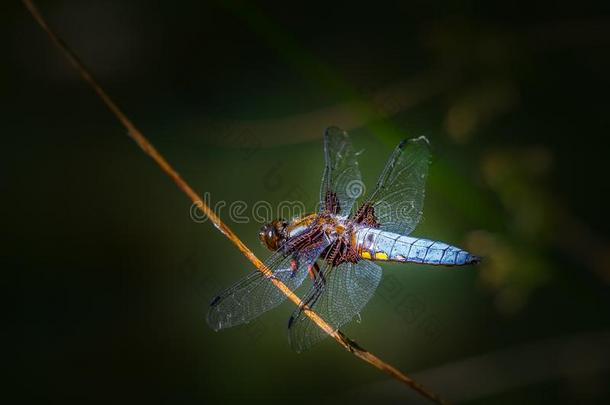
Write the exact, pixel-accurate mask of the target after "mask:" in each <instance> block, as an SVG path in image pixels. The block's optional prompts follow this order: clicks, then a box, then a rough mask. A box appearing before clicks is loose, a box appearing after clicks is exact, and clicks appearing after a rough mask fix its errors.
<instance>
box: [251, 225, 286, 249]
mask: <svg viewBox="0 0 610 405" xmlns="http://www.w3.org/2000/svg"><path fill="white" fill-rule="evenodd" d="M286 225H287V223H286V221H284V220H281V219H279V220H275V221H272V222H270V223H268V224H265V225H263V227H262V228H261V230H260V231H259V233H258V237H259V239H260V240H261V242H262V243H263V245H265V247H266V248H267V249H269V250H273V251H275V250H278V249H279V248H280V246H281V244H282V241H283V240H284V229H285V228H286Z"/></svg>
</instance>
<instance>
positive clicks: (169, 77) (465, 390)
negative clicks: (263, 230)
mask: <svg viewBox="0 0 610 405" xmlns="http://www.w3.org/2000/svg"><path fill="white" fill-rule="evenodd" d="M39 3H40V4H39V6H40V7H41V10H42V12H43V14H44V15H46V17H47V18H48V20H49V21H50V23H51V24H52V25H53V26H54V27H56V28H57V30H58V32H59V33H60V34H61V35H62V36H63V37H64V38H65V40H66V41H67V43H68V44H70V45H71V46H72V47H73V48H74V50H75V51H76V52H77V53H78V54H79V55H80V56H81V57H82V59H83V60H84V61H85V63H86V64H87V65H88V66H89V67H90V68H91V70H92V71H93V73H94V74H95V75H96V76H97V77H98V78H99V80H100V81H101V83H102V84H103V85H104V86H105V87H106V89H107V90H108V91H109V93H110V94H111V95H112V96H113V97H114V98H115V99H116V100H117V101H118V103H119V104H120V105H121V106H122V107H123V108H124V110H125V111H126V113H127V114H128V115H129V116H130V117H131V118H132V119H133V121H134V122H135V123H136V124H137V125H138V126H139V127H140V129H141V130H142V131H143V132H144V133H145V134H146V135H147V136H148V137H149V138H150V139H151V141H152V142H153V143H154V144H155V145H156V146H157V147H158V149H159V150H160V151H161V152H162V153H164V154H165V155H166V157H167V158H168V159H169V161H170V162H172V163H173V164H174V165H175V167H176V168H177V169H178V171H180V173H181V174H182V175H183V177H184V178H185V179H186V180H187V181H189V182H190V183H191V184H192V185H193V187H194V188H195V189H196V190H197V191H199V192H200V193H202V194H203V193H204V192H207V193H209V195H210V198H211V201H212V203H213V204H214V203H216V202H219V201H225V202H227V204H229V203H231V202H233V201H236V200H243V201H245V202H246V203H247V204H249V206H251V205H252V204H253V203H254V202H256V201H260V200H265V201H269V202H270V203H271V204H273V205H276V204H277V203H279V202H280V201H282V200H286V199H300V200H302V201H303V202H305V203H306V204H307V205H308V207H310V208H312V207H313V206H314V204H315V203H316V198H317V193H318V187H319V179H320V177H321V172H322V163H323V162H322V148H321V136H322V133H323V130H324V128H325V127H326V126H329V125H339V126H342V127H344V128H345V129H347V130H349V131H350V133H351V134H352V138H353V142H354V144H355V145H356V147H357V148H359V149H363V150H364V152H363V154H362V155H361V158H360V162H361V167H362V172H363V176H364V179H365V181H366V182H367V184H368V185H369V186H372V185H373V184H374V182H375V180H376V177H377V176H378V173H379V171H380V170H381V169H382V167H383V164H384V162H385V159H386V158H387V156H388V155H389V154H390V152H391V150H392V148H393V146H394V145H395V144H396V143H397V142H398V141H399V140H400V139H402V138H404V137H410V136H419V135H426V136H427V137H428V138H429V139H430V140H431V143H432V146H433V154H434V159H433V163H432V165H431V172H430V178H429V181H428V189H427V197H426V205H425V210H424V217H425V218H424V220H423V222H422V223H421V225H420V226H419V227H418V229H417V230H416V231H415V232H414V234H415V235H417V236H425V237H428V238H434V239H441V240H445V241H447V242H450V243H453V244H457V245H459V246H463V247H466V248H468V249H469V250H471V251H473V252H475V253H477V254H481V255H482V256H484V257H485V260H484V262H483V263H482V264H481V265H480V266H477V267H465V268H433V267H426V266H417V265H383V268H384V279H383V280H382V284H381V286H380V288H379V291H378V292H377V294H376V296H375V297H374V298H373V299H372V300H371V302H370V303H369V305H368V306H367V307H366V309H365V310H364V311H363V313H362V314H361V315H362V321H361V323H357V322H353V324H352V325H350V326H348V327H347V328H346V333H347V334H348V335H349V336H350V337H352V338H353V339H355V340H357V341H358V342H359V343H360V344H362V345H363V346H364V347H366V348H368V349H370V350H371V351H372V352H374V353H376V354H377V355H379V356H380V357H381V358H383V359H385V360H387V361H388V362H390V363H392V364H394V365H396V366H397V367H398V368H400V369H401V370H403V371H405V372H407V373H410V374H412V375H413V376H414V377H415V378H417V379H418V380H420V381H421V382H422V383H424V384H425V385H427V386H429V387H430V388H431V389H433V390H434V391H436V392H437V393H438V394H439V395H441V396H443V397H446V398H447V399H449V400H452V401H455V402H460V403H470V404H479V403H481V404H482V403H507V404H512V403H541V402H557V403H588V402H590V403H596V402H604V401H606V402H607V401H609V400H610V384H609V381H610V369H609V365H610V350H609V347H610V330H609V326H610V313H609V308H610V307H609V304H610V294H609V288H608V287H609V286H608V284H609V283H610V253H609V252H610V250H609V249H610V242H609V239H608V231H609V229H610V226H609V225H610V221H608V214H607V212H608V210H607V207H608V198H607V196H606V194H608V193H607V192H608V189H609V187H610V186H609V184H610V182H609V181H608V179H607V174H608V170H607V167H608V148H607V147H606V145H605V142H604V141H605V140H606V138H607V136H608V127H609V123H610V118H609V114H608V110H609V107H610V102H609V101H608V100H609V99H608V71H609V69H610V58H609V55H610V52H608V49H609V47H610V16H609V15H608V13H607V10H601V9H600V8H598V7H593V6H587V5H585V4H584V3H583V2H559V3H553V4H551V3H546V4H545V3H544V2H543V3H536V2H528V3H524V4H519V5H517V4H515V5H506V4H504V2H493V4H487V3H492V2H455V1H442V2H435V3H434V4H429V3H431V2H423V1H418V2H391V3H382V2H374V3H371V4H368V5H365V6H359V5H355V4H352V3H348V2H346V3H344V4H335V5H328V4H324V5H314V4H310V3H308V4H307V5H305V4H299V5H296V4H294V5H288V4H283V5H280V4H273V5H272V4H271V3H250V2H247V3H241V2H233V1H230V2H179V3H173V2H171V3H170V2H165V3H162V4H161V3H160V2H159V3H153V2H144V1H130V2H121V1H87V2H83V1H40V2H39ZM500 4H502V5H500ZM0 19H1V20H2V24H1V25H2V27H3V28H4V30H5V31H4V35H3V38H4V41H3V44H4V46H3V48H4V58H3V63H2V64H0V69H1V70H0V72H1V76H0V80H1V88H2V96H3V102H2V120H1V121H0V122H1V124H0V125H1V127H0V131H1V133H2V140H3V141H2V144H3V147H2V152H3V153H2V166H3V169H2V172H1V173H2V174H1V177H0V180H1V183H0V184H1V189H2V203H3V208H2V212H3V214H2V222H3V224H2V229H3V231H4V232H3V235H2V238H3V240H2V269H3V275H4V277H2V279H3V285H4V291H5V293H4V294H3V295H4V297H5V300H6V302H7V304H6V305H5V306H4V308H5V314H6V315H5V321H4V327H3V328H2V329H3V335H4V337H5V338H7V343H6V344H5V351H6V357H7V359H8V360H9V363H8V365H5V370H6V371H8V374H9V375H10V377H9V378H8V379H6V378H5V382H7V383H8V384H7V385H8V386H9V388H10V389H9V390H7V391H5V394H4V395H6V396H8V395H12V394H15V395H16V398H17V399H20V400H22V401H23V402H25V401H26V400H30V399H36V400H38V401H40V402H55V401H57V402H59V401H63V400H67V399H77V400H80V401H87V402H91V401H110V400H112V401H137V402H140V401H144V400H152V401H154V402H167V403H170V402H171V403H204V402H206V400H214V401H216V402H221V403H222V402H226V401H229V400H244V401H245V400H246V399H260V400H265V401H266V402H269V403H274V402H280V401H287V400H289V401H290V402H297V403H299V402H305V401H308V402H311V401H314V402H322V403H326V402H333V401H337V400H352V401H353V402H359V401H362V400H365V399H366V400H375V401H376V402H378V403H394V402H396V401H398V400H403V399H408V400H409V401H412V402H422V403H424V402H425V401H424V400H421V399H420V398H419V397H417V396H416V395H415V394H413V393H412V392H411V391H410V390H408V389H407V388H405V387H404V386H402V385H400V384H399V383H397V382H395V381H393V380H390V379H388V378H387V377H386V376H385V375H384V374H382V373H380V372H378V371H377V370H374V369H373V368H371V367H369V366H367V365H366V364H364V363H362V362H360V361H358V360H357V359H355V358H354V357H352V356H350V355H349V354H348V353H346V352H345V351H343V350H342V349H340V348H339V347H338V346H337V345H336V344H335V343H334V342H333V341H331V340H329V339H327V340H326V341H325V342H323V343H321V344H319V345H318V346H316V347H315V348H314V349H313V350H311V351H310V352H307V353H304V354H300V355H297V354H295V353H293V352H291V350H290V348H289V347H288V344H287V341H286V320H287V317H288V314H289V313H290V312H291V311H292V307H291V305H292V304H284V305H282V306H281V307H280V308H278V309H276V310H274V311H272V312H270V313H268V314H266V315H264V316H263V317H261V318H260V320H258V321H257V322H254V323H253V324H251V325H249V326H246V327H238V328H235V329H232V330H227V331H223V332H219V333H215V332H213V331H212V330H210V329H209V328H208V326H207V324H206V323H205V312H206V307H207V303H208V301H209V300H210V298H211V297H212V296H214V294H215V293H217V292H218V291H220V290H221V289H222V288H224V287H226V286H228V285H230V284H231V283H232V282H234V281H236V280H237V279H239V278H241V277H242V276H244V275H246V274H247V272H248V271H250V270H251V265H250V264H249V262H248V261H247V260H246V259H245V258H244V257H243V256H242V255H241V254H240V253H239V252H238V251H237V250H236V249H235V248H234V246H233V245H231V244H230V243H229V242H228V241H227V240H226V239H225V238H224V237H223V236H222V235H221V234H220V233H219V232H218V231H217V230H216V229H215V228H214V227H212V226H210V224H209V223H197V222H194V221H193V220H192V219H191V218H190V215H189V211H190V201H189V200H188V199H187V198H186V197H185V196H184V195H183V194H182V193H181V192H180V191H179V190H178V189H177V188H176V186H175V185H174V184H173V183H172V182H171V181H170V180H169V179H168V178H167V177H166V176H165V175H164V174H163V173H162V172H161V171H160V170H159V169H158V167H156V166H155V164H153V162H151V160H150V159H149V158H148V157H146V156H145V155H144V154H143V153H142V152H141V151H140V150H139V149H138V148H137V146H136V145H135V144H134V143H133V142H132V141H131V140H130V139H129V138H127V136H125V130H124V129H123V128H122V127H121V126H120V125H119V124H118V123H117V122H116V120H115V119H114V118H113V117H112V116H111V115H110V114H109V113H108V111H107V110H106V108H105V107H104V106H103V105H102V104H101V103H100V102H99V100H98V99H96V97H95V95H94V94H93V92H92V91H91V90H90V89H89V88H88V87H87V86H86V85H85V84H84V83H83V82H82V81H81V80H80V79H79V77H78V75H77V74H76V73H75V71H74V70H73V69H71V68H70V67H69V66H68V65H67V63H66V62H65V61H64V60H63V59H62V57H61V56H60V54H59V53H58V52H57V50H56V49H55V48H53V47H52V45H51V43H50V41H49V40H48V38H47V37H46V36H45V34H44V33H43V32H42V31H41V30H40V28H38V27H37V26H36V25H35V23H34V21H33V20H32V19H31V17H30V16H29V15H28V14H27V12H26V11H25V9H24V7H23V6H22V5H21V4H20V3H19V2H5V4H4V6H3V12H2V14H1V15H0ZM220 215H221V217H223V218H224V219H225V220H226V221H227V222H228V224H229V225H230V226H231V227H232V228H233V229H234V231H235V232H237V234H238V235H240V236H241V237H242V238H243V240H244V242H245V243H246V244H248V245H249V246H250V247H251V248H252V249H254V251H255V252H256V253H257V254H259V255H260V256H264V255H266V252H265V250H264V249H263V248H262V246H260V244H259V243H258V239H257V236H256V233H257V229H258V227H259V226H260V224H259V223H256V222H254V221H250V222H249V223H235V221H231V219H230V216H229V213H228V211H227V210H226V208H225V209H224V211H223V210H221V211H220ZM13 365H14V366H13Z"/></svg>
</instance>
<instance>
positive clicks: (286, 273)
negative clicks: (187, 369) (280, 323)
mask: <svg viewBox="0 0 610 405" xmlns="http://www.w3.org/2000/svg"><path fill="white" fill-rule="evenodd" d="M326 246H327V244H322V245H319V246H317V247H315V248H312V249H310V250H305V251H302V252H299V254H298V255H296V256H295V255H286V254H284V253H282V252H279V251H278V252H276V253H274V254H273V255H271V256H270V257H269V258H268V259H267V260H266V261H265V265H266V266H267V268H268V269H269V270H271V272H272V273H273V275H272V276H271V277H275V278H276V279H278V280H280V281H282V282H283V283H284V284H286V286H288V288H290V289H291V290H295V289H296V288H298V287H299V286H300V285H301V283H302V282H303V279H304V278H305V275H306V274H307V269H308V267H309V266H310V265H312V264H313V263H315V261H316V259H317V257H318V256H319V255H320V253H321V252H322V250H324V248H325V247H326ZM294 260H296V262H294ZM285 299H286V296H285V295H284V294H283V293H282V292H281V291H280V290H279V289H278V288H277V287H276V286H275V285H273V283H272V282H271V280H270V277H267V276H265V275H264V274H263V273H261V272H260V271H258V270H255V271H254V272H253V273H250V275H248V276H247V277H245V278H243V279H242V280H240V281H238V282H237V283H235V284H234V285H233V286H231V287H229V288H228V289H226V290H225V291H223V292H222V293H220V295H218V296H217V297H215V298H214V299H213V300H212V302H211V303H210V308H209V311H208V315H207V321H208V324H209V325H210V327H211V328H212V329H214V330H220V329H224V328H229V327H231V326H236V325H241V324H244V323H248V322H249V321H251V320H252V319H254V318H256V317H258V316H259V315H261V314H263V313H264V312H266V311H268V310H270V309H272V308H274V307H276V306H278V305H279V304H281V303H282V302H283V301H284V300H285Z"/></svg>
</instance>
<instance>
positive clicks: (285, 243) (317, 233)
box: [259, 191, 379, 267]
mask: <svg viewBox="0 0 610 405" xmlns="http://www.w3.org/2000/svg"><path fill="white" fill-rule="evenodd" d="M324 202H325V206H324V208H325V209H324V210H323V211H321V212H320V213H318V214H317V215H316V218H315V220H313V222H312V223H311V224H310V225H309V228H308V229H307V230H306V231H305V232H303V233H302V234H300V235H298V236H295V237H293V238H290V239H287V236H286V234H287V232H286V230H287V228H289V227H290V225H289V224H288V223H287V222H286V221H283V220H275V221H273V222H271V223H269V224H267V225H264V226H263V227H262V228H261V230H260V232H259V238H260V239H261V241H262V242H263V244H264V245H265V246H266V247H267V248H268V249H270V250H273V251H276V250H278V249H280V248H281V249H282V250H283V251H284V252H285V253H286V254H297V253H298V252H299V251H301V250H303V249H305V250H306V249H308V248H312V247H314V246H319V245H320V244H322V243H324V241H325V238H326V237H327V235H326V232H327V230H328V225H329V224H332V225H331V226H334V227H335V228H334V231H335V232H336V234H337V235H336V239H335V240H334V241H333V242H332V243H331V244H330V246H328V247H327V248H326V249H324V251H323V252H322V254H321V256H320V257H321V258H323V259H324V260H325V261H326V262H327V263H328V264H329V265H331V266H333V267H336V266H339V265H340V264H342V263H346V262H349V263H357V262H358V261H359V260H360V256H359V255H358V252H357V251H356V247H355V246H353V243H352V233H353V226H352V223H355V224H362V225H364V226H370V227H373V228H378V227H379V223H378V222H377V218H376V217H375V209H374V207H373V206H372V205H371V204H370V203H365V204H363V205H362V206H361V207H360V208H359V209H358V211H356V214H355V215H354V218H353V219H352V220H350V221H348V223H347V224H340V223H336V222H337V221H336V219H335V218H334V217H333V216H334V215H337V214H338V213H339V211H340V204H339V199H338V198H337V194H336V193H335V192H333V191H327V192H326V196H325V199H324Z"/></svg>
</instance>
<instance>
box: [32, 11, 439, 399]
mask: <svg viewBox="0 0 610 405" xmlns="http://www.w3.org/2000/svg"><path fill="white" fill-rule="evenodd" d="M22 2H23V3H24V5H25V6H26V7H27V9H28V10H29V11H30V13H31V14H32V17H34V19H35V20H36V22H37V23H38V24H39V25H40V26H41V27H42V29H43V30H44V31H45V32H46V33H47V34H48V35H49V37H50V38H51V40H52V41H53V43H54V44H55V45H56V46H57V47H58V48H59V50H60V51H61V53H62V54H63V55H64V56H65V57H66V58H67V59H68V61H69V62H70V64H72V66H73V67H74V68H75V69H76V70H77V71H78V72H79V73H80V75H81V76H82V78H83V80H85V82H87V84H89V85H90V86H91V87H92V88H93V90H94V91H95V92H96V93H97V95H98V96H99V97H100V98H101V99H102V101H103V102H104V104H106V106H107V107H108V108H109V109H110V111H111V112H112V113H113V114H114V116H115V117H116V118H117V119H118V120H119V121H120V122H121V124H123V126H125V128H126V129H127V133H128V135H129V137H130V138H132V139H133V140H134V141H135V142H136V143H137V144H138V146H139V147H140V148H141V149H142V150H143V151H144V153H146V154H147V155H148V156H150V157H151V158H152V159H153V160H154V161H155V162H156V163H157V164H158V165H159V167H160V168H161V170H162V171H163V172H165V173H166V174H167V175H168V176H169V177H170V178H171V179H172V180H173V181H174V183H176V185H177V186H178V187H179V188H180V190H182V191H183V192H184V193H185V194H186V195H187V196H188V197H189V198H190V199H191V200H192V201H193V202H194V203H195V204H196V205H197V207H198V208H199V209H200V210H201V211H202V212H203V213H204V214H205V215H206V216H207V217H208V218H209V219H210V221H211V222H212V224H214V226H215V227H216V228H217V229H218V230H220V232H222V233H223V234H224V235H225V236H226V237H227V238H229V240H230V241H231V242H233V244H234V245H235V246H237V248H238V249H239V250H240V252H242V253H243V254H244V256H246V257H247V258H248V260H250V261H251V262H252V264H254V266H256V268H257V269H258V270H259V271H261V272H262V273H263V274H265V275H266V276H270V275H271V274H272V273H271V271H270V270H269V269H268V268H267V267H266V266H265V265H264V264H263V262H261V261H260V260H259V259H258V258H257V257H256V256H255V255H254V253H252V251H251V250H250V249H249V248H248V247H247V246H246V245H245V244H244V243H243V242H242V241H241V240H240V239H239V238H238V237H237V235H236V234H235V233H233V231H232V230H231V229H230V228H229V227H228V226H227V225H226V224H225V223H224V222H223V221H222V220H221V219H220V218H219V217H218V216H217V215H216V214H215V213H214V211H212V210H211V209H210V207H209V206H208V205H207V204H205V203H204V202H203V199H202V198H201V197H200V196H199V195H198V194H197V192H195V190H193V189H192V188H191V186H189V185H188V183H187V182H186V181H184V180H183V179H182V177H180V175H179V174H178V172H177V171H176V170H175V169H174V168H173V167H172V166H171V165H170V164H169V162H168V161H167V160H165V158H164V157H163V156H162V155H161V154H160V153H159V152H158V151H157V149H155V147H154V146H153V145H152V144H151V143H150V142H149V141H148V139H147V138H146V137H145V136H144V135H143V134H142V133H141V132H140V131H139V130H138V129H137V128H136V126H135V125H134V124H133V123H132V122H131V121H130V120H129V118H127V116H126V115H125V114H124V113H123V112H122V111H121V109H120V108H119V107H118V106H117V105H116V104H115V103H114V101H113V100H112V99H111V98H110V96H109V95H108V94H107V93H106V92H105V91H104V89H102V87H101V86H100V85H99V84H98V82H97V81H96V80H95V79H94V78H93V76H92V75H91V73H89V70H88V69H87V68H86V67H85V65H84V64H83V63H82V62H81V61H80V59H79V58H78V56H77V55H76V54H75V53H74V51H72V50H71V49H70V48H69V47H68V45H67V44H66V43H65V42H64V41H63V40H62V39H61V38H60V37H59V36H58V35H57V34H56V33H55V32H54V31H53V30H52V29H51V27H49V25H48V24H47V22H46V21H45V19H44V18H43V17H42V15H41V14H40V12H39V11H38V9H37V8H36V6H35V5H34V4H33V2H32V1H30V0H22ZM269 280H270V281H271V282H272V283H273V284H274V285H275V286H276V287H277V288H279V289H280V290H281V291H282V293H284V294H285V295H286V297H288V299H290V301H292V302H293V303H294V304H295V305H297V306H301V305H303V302H302V301H301V299H300V298H299V297H298V296H297V295H296V294H295V293H294V292H292V290H291V289H290V288H288V287H287V286H286V285H285V284H284V283H282V282H281V281H280V280H278V279H277V278H275V277H269ZM304 312H305V314H306V315H307V316H308V317H309V318H310V319H311V320H312V321H313V322H315V323H316V325H318V327H320V328H321V329H322V330H324V331H325V332H326V333H328V334H329V335H330V336H332V337H333V338H334V339H335V340H336V341H337V343H339V344H340V345H341V346H343V348H345V349H346V350H348V351H349V352H351V353H353V354H354V355H355V356H356V357H358V358H360V359H362V360H364V361H365V362H367V363H369V364H370V365H372V366H373V367H376V368H378V369H379V370H381V371H383V372H384V373H386V374H388V375H389V376H391V377H392V378H395V379H396V380H398V381H401V382H402V383H404V384H406V385H407V386H409V387H411V388H413V389H414V390H415V391H417V392H418V393H420V394H421V395H423V396H425V397H426V398H428V399H431V400H432V401H434V402H437V403H439V404H445V403H446V402H444V401H443V400H442V399H441V398H440V397H439V396H438V395H436V394H434V393H433V392H431V391H429V390H428V389H426V388H424V387H423V386H422V385H421V384H419V383H417V382H415V381H414V380H413V379H411V378H410V377H408V376H407V375H406V374H404V373H402V372H401V371H400V370H398V369H397V368H395V367H393V366H392V365H390V364H388V363H386V362H384V361H383V360H381V359H380V358H379V357H377V356H375V355H374V354H373V353H371V352H369V351H367V350H365V349H364V348H362V347H361V346H359V345H358V344H357V343H356V342H354V341H353V340H351V339H349V338H348V337H347V336H345V335H344V334H343V333H342V332H341V331H339V330H335V329H334V328H333V327H332V326H331V325H329V324H328V323H327V322H326V321H324V319H322V318H321V317H320V316H319V315H318V314H317V313H315V312H314V311H313V310H311V309H310V308H309V307H307V306H304Z"/></svg>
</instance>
